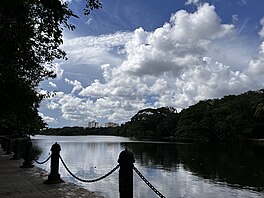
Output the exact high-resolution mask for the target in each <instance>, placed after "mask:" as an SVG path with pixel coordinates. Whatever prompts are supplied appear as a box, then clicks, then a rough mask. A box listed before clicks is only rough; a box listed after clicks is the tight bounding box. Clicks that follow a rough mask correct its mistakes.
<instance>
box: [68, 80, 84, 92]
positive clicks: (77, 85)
mask: <svg viewBox="0 0 264 198" xmlns="http://www.w3.org/2000/svg"><path fill="white" fill-rule="evenodd" d="M64 80H65V82H66V83H68V84H70V85H73V89H72V91H71V93H74V92H76V91H80V90H82V89H83V87H82V84H81V83H80V82H79V81H78V80H74V81H72V80H69V79H68V78H65V79H64Z"/></svg>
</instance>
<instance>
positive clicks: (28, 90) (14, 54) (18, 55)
mask: <svg viewBox="0 0 264 198" xmlns="http://www.w3.org/2000/svg"><path fill="white" fill-rule="evenodd" d="M100 6H101V4H100V2H99V1H98V0H87V5H86V8H85V9H86V14H89V10H93V9H97V8H99V7H100ZM70 17H77V16H76V15H75V14H74V13H73V12H72V11H71V10H70V9H69V7H68V5H67V3H66V2H63V1H61V0H48V1H47V0H1V1H0V35H1V42H0V66H1V70H0V97H1V116H0V133H1V134H11V135H16V136H17V135H21V134H32V133H34V132H35V131H37V130H39V129H41V128H43V126H44V122H43V120H42V119H41V117H40V116H39V115H38V107H39V103H40V101H41V100H42V99H43V97H44V96H43V95H41V94H40V93H39V90H38V85H39V83H40V82H41V81H43V80H44V79H47V78H55V76H56V74H55V72H54V63H53V61H54V60H55V59H66V53H65V52H64V51H63V50H61V49H60V48H59V47H60V45H61V44H62V43H63V39H62V31H63V27H65V28H68V29H70V30H73V29H74V26H73V25H71V24H70V23H69V22H68V20H69V18H70Z"/></svg>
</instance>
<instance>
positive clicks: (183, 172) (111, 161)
mask: <svg viewBox="0 0 264 198" xmlns="http://www.w3.org/2000/svg"><path fill="white" fill-rule="evenodd" d="M55 141H57V142H58V143H59V144H60V145H61V148H62V151H61V155H62V157H63V159H64V161H65V162H66V164H67V165H68V166H69V168H70V170H71V171H72V172H73V173H75V174H76V175H77V176H79V177H81V178H83V179H94V178H97V177H100V176H102V175H104V174H105V173H107V172H108V171H110V170H111V169H112V168H113V167H115V166H116V165H117V159H118V156H119V153H120V152H121V151H122V150H123V149H124V148H126V147H127V148H128V149H129V150H131V151H132V152H133V153H134V155H135V158H136V163H135V166H136V167H137V168H138V169H139V170H140V171H141V172H142V174H143V175H144V176H145V177H146V178H147V179H149V180H150V181H151V183H152V184H153V185H154V186H155V187H157V189H159V190H160V191H161V192H162V193H163V194H164V195H165V196H166V197H173V198H174V197H204V198H206V197H208V198H211V197H228V198H229V197H263V196H264V184H263V181H264V155H263V154H264V145H263V144H259V145H258V144H236V145H234V144H232V145H228V144H214V145H197V144H171V143H149V142H134V141H131V140H129V139H127V138H119V137H109V136H108V137H102V136H100V137H97V136H93V137H91V136H86V137H70V138H69V137H43V136H37V137H35V145H38V147H40V148H41V149H42V150H43V152H42V154H41V155H40V159H39V160H40V161H41V160H44V159H45V157H46V156H48V153H49V150H50V147H51V145H52V144H53V143H54V142H55ZM40 167H41V168H44V169H46V170H47V171H49V164H44V165H41V166H40ZM60 174H61V176H62V178H63V179H64V180H66V181H70V182H74V183H77V184H78V185H81V186H83V187H85V188H87V189H89V190H92V191H96V192H102V195H104V196H105V197H111V198H112V197H119V193H118V172H115V173H114V174H113V175H111V176H110V177H108V178H106V179H104V180H102V181H99V182H96V183H92V184H86V183H82V182H78V181H76V180H75V179H73V178H72V177H71V176H69V174H68V173H67V172H66V170H65V169H64V168H63V167H60ZM134 197H138V198H139V197H140V198H141V197H147V198H149V197H157V196H156V195H155V194H154V193H153V192H152V190H151V189H150V188H148V187H147V186H146V185H145V184H144V183H143V181H142V180H141V179H140V178H139V177H138V176H137V175H136V174H134Z"/></svg>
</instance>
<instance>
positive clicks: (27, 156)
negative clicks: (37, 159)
mask: <svg viewBox="0 0 264 198" xmlns="http://www.w3.org/2000/svg"><path fill="white" fill-rule="evenodd" d="M32 167H34V165H33V164H32V142H31V140H30V139H28V140H26V142H25V153H24V162H23V165H22V166H20V167H19V168H32Z"/></svg>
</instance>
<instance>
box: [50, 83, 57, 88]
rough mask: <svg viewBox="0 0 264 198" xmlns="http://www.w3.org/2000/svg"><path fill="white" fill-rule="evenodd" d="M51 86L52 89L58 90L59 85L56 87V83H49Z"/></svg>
mask: <svg viewBox="0 0 264 198" xmlns="http://www.w3.org/2000/svg"><path fill="white" fill-rule="evenodd" d="M49 85H50V86H51V87H53V88H57V85H56V84H55V83H53V82H49Z"/></svg>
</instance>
